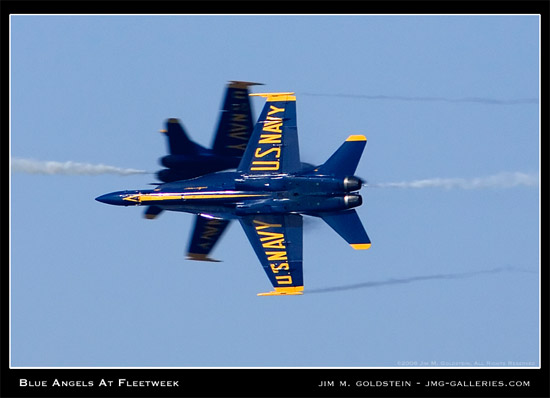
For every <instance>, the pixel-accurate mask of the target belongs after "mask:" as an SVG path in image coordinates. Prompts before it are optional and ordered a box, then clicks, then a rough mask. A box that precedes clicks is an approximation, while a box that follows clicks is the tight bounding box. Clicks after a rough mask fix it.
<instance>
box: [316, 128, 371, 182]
mask: <svg viewBox="0 0 550 398" xmlns="http://www.w3.org/2000/svg"><path fill="white" fill-rule="evenodd" d="M366 144H367V139H366V138H365V136H364V135H350V136H349V137H348V138H347V140H346V142H344V143H343V144H342V145H341V146H340V148H338V149H337V150H336V152H334V154H333V155H332V156H331V157H330V158H329V159H328V160H327V161H326V162H325V164H323V165H321V166H319V167H318V168H317V169H316V172H317V174H320V175H331V176H335V177H346V176H352V175H354V174H355V170H357V165H358V164H359V160H360V159H361V155H362V154H363V149H365V145H366Z"/></svg>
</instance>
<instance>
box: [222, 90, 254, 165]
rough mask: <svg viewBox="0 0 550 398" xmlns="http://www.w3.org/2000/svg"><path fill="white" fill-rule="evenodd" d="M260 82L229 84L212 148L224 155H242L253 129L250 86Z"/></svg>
mask: <svg viewBox="0 0 550 398" xmlns="http://www.w3.org/2000/svg"><path fill="white" fill-rule="evenodd" d="M258 84H260V83H251V82H239V81H231V82H230V84H228V85H227V91H226V93H225V99H224V101H223V108H222V110H221V115H220V121H219V123H218V129H217V131H216V135H215V136H214V143H213V144H212V149H213V151H214V153H215V154H217V155H222V156H235V157H241V156H243V153H244V151H245V149H246V145H247V144H248V141H249V140H250V135H251V134H252V129H253V123H254V122H253V120H252V108H251V106H250V99H249V98H248V87H249V86H253V85H258Z"/></svg>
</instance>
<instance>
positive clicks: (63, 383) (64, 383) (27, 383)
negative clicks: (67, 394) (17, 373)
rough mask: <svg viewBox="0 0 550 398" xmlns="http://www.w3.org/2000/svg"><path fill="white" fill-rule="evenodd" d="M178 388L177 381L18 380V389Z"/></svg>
mask: <svg viewBox="0 0 550 398" xmlns="http://www.w3.org/2000/svg"><path fill="white" fill-rule="evenodd" d="M96 386H97V387H141V388H143V387H155V388H159V387H161V388H162V387H180V385H179V380H127V379H117V380H108V379H101V380H98V381H94V380H87V381H86V380H60V379H54V380H53V381H51V380H50V381H48V380H28V379H19V387H39V388H40V387H96Z"/></svg>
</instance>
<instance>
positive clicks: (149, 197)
mask: <svg viewBox="0 0 550 398" xmlns="http://www.w3.org/2000/svg"><path fill="white" fill-rule="evenodd" d="M265 196H269V195H266V194H244V193H239V192H227V191H224V192H200V193H198V192H197V193H195V192H188V193H181V194H177V195H174V194H164V193H151V194H149V193H146V194H137V195H132V196H128V197H126V198H124V199H123V200H127V201H129V202H136V203H140V202H152V201H155V202H156V201H160V200H178V201H180V200H187V199H227V198H255V197H265Z"/></svg>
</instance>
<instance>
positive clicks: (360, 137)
mask: <svg viewBox="0 0 550 398" xmlns="http://www.w3.org/2000/svg"><path fill="white" fill-rule="evenodd" d="M366 140H367V137H365V136H364V135H361V134H359V135H350V136H349V137H348V138H347V140H346V141H366Z"/></svg>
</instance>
